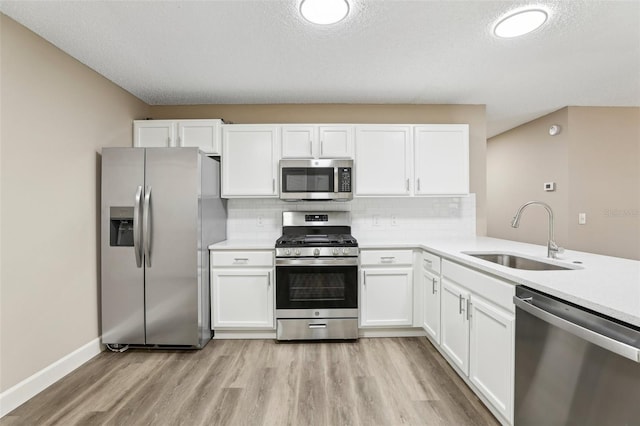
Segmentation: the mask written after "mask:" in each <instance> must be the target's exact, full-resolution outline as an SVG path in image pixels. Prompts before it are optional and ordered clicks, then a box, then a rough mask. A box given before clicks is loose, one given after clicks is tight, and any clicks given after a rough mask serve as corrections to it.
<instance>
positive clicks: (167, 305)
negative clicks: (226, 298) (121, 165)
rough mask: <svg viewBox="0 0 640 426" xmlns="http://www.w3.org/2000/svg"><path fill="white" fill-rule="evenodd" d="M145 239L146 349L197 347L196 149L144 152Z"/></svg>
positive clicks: (166, 149)
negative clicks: (149, 346)
mask: <svg viewBox="0 0 640 426" xmlns="http://www.w3.org/2000/svg"><path fill="white" fill-rule="evenodd" d="M145 185H146V190H145V192H146V197H145V198H146V199H147V200H145V205H148V210H147V211H146V212H144V214H143V216H144V215H148V217H146V220H145V222H146V225H147V226H146V227H144V228H145V235H143V241H144V242H143V245H145V252H146V253H145V257H150V259H146V258H145V285H146V287H145V288H146V292H145V311H146V321H147V341H146V343H147V344H150V345H189V346H196V345H198V343H199V333H198V302H199V297H198V296H199V294H198V290H199V287H198V284H199V281H198V278H199V277H198V247H197V244H198V237H199V235H198V226H199V221H198V202H199V196H200V186H201V185H200V170H199V162H198V150H197V149H196V148H193V149H189V148H185V149H172V148H154V149H147V150H146V169H145Z"/></svg>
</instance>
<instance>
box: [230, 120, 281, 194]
mask: <svg viewBox="0 0 640 426" xmlns="http://www.w3.org/2000/svg"><path fill="white" fill-rule="evenodd" d="M279 147H280V126H277V125H269V124H264V125H262V124H225V125H224V126H222V196H223V197H224V198H252V197H261V198H275V197H277V196H278V161H279V160H280V155H279Z"/></svg>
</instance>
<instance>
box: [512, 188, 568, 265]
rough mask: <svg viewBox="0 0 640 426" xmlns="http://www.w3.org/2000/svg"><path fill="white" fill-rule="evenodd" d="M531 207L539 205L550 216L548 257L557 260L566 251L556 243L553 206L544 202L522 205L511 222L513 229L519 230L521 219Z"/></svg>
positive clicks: (530, 202)
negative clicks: (523, 213)
mask: <svg viewBox="0 0 640 426" xmlns="http://www.w3.org/2000/svg"><path fill="white" fill-rule="evenodd" d="M531 205H538V206H542V207H544V208H545V210H546V211H547V213H548V214H549V241H548V242H547V257H549V258H551V259H555V258H557V256H558V253H562V251H563V250H564V249H562V248H561V247H558V245H557V244H556V242H555V241H554V235H553V210H552V209H551V206H550V205H549V204H547V203H543V202H542V201H529V202H527V203H524V204H523V205H521V206H520V207H519V208H518V210H517V211H516V215H515V216H514V217H513V220H512V221H511V227H512V228H517V227H519V226H520V217H521V216H522V212H523V211H524V210H525V209H526V208H527V207H529V206H531Z"/></svg>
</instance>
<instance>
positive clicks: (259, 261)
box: [211, 250, 273, 267]
mask: <svg viewBox="0 0 640 426" xmlns="http://www.w3.org/2000/svg"><path fill="white" fill-rule="evenodd" d="M211 266H212V267H214V266H273V251H272V250H269V251H215V252H211Z"/></svg>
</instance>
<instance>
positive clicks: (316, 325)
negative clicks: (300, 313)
mask: <svg viewBox="0 0 640 426" xmlns="http://www.w3.org/2000/svg"><path fill="white" fill-rule="evenodd" d="M309 328H311V329H314V328H327V324H309Z"/></svg>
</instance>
